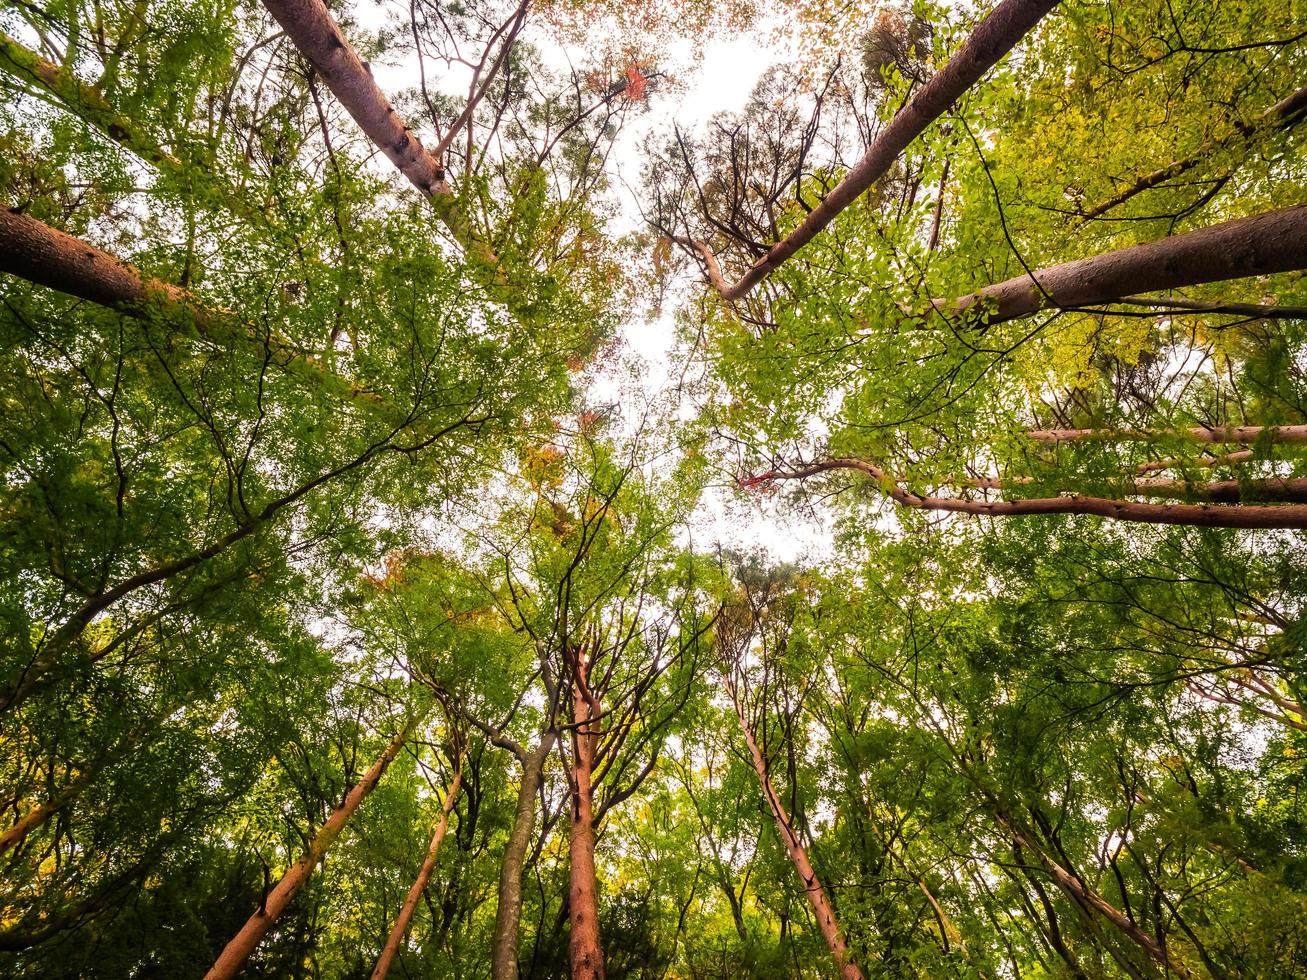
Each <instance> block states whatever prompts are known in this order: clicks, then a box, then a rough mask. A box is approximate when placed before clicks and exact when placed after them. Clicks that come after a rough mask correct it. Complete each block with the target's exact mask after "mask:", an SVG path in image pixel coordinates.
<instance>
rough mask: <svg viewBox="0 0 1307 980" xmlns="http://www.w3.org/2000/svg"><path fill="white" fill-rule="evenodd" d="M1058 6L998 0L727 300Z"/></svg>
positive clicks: (1051, 0) (754, 281) (801, 241)
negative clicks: (824, 195) (951, 54)
mask: <svg viewBox="0 0 1307 980" xmlns="http://www.w3.org/2000/svg"><path fill="white" fill-rule="evenodd" d="M1055 6H1057V0H1002V2H1001V3H1000V4H999V5H998V6H997V7H995V8H994V10H993V12H992V13H990V15H989V16H988V17H986V18H985V19H984V20H982V21H981V22H980V24H978V25H977V26H976V29H975V31H973V32H972V34H971V36H970V37H969V38H967V41H966V43H965V44H963V45H962V47H961V48H960V49H959V50H958V52H957V54H955V55H954V56H953V57H952V58H950V59H949V60H948V64H946V65H945V66H944V67H943V68H941V69H940V70H939V72H938V73H936V75H935V76H934V77H933V78H932V79H931V80H930V81H929V82H927V83H926V84H925V85H924V86H923V87H922V89H921V90H920V91H919V92H918V93H917V94H916V95H915V96H914V97H913V99H912V101H910V102H909V103H908V104H907V105H906V106H904V107H903V108H902V109H900V110H899V111H898V113H896V114H895V116H894V118H893V119H892V120H891V121H890V123H889V125H888V126H886V127H885V129H884V130H882V131H881V134H880V135H879V136H878V137H877V138H876V140H875V141H874V142H873V143H872V144H871V147H870V148H869V149H868V150H867V152H866V154H865V155H864V156H863V158H862V159H861V160H859V161H858V163H857V164H856V165H854V167H853V169H852V170H850V171H849V173H848V176H846V177H845V178H844V180H843V181H841V182H840V183H839V184H838V185H837V186H836V187H835V188H834V189H833V190H832V191H831V192H830V193H829V194H827V195H826V197H825V198H823V199H822V201H821V203H820V204H818V205H817V206H816V207H815V208H813V209H812V211H810V212H809V213H808V215H807V217H805V218H804V219H803V221H802V223H800V225H799V227H798V228H796V229H794V231H792V232H791V233H790V234H789V235H787V236H786V237H785V238H783V239H782V240H781V241H779V242H777V243H776V244H775V245H773V246H772V247H771V250H770V251H768V253H767V254H766V255H764V256H763V257H762V258H761V259H759V260H758V261H757V262H755V263H754V264H753V267H752V268H750V269H749V271H748V272H746V273H745V274H744V275H743V276H742V277H740V280H739V281H738V282H736V283H735V284H734V285H733V286H730V287H729V288H727V289H725V290H723V291H722V295H723V296H724V297H725V298H726V299H727V300H729V301H734V300H737V299H741V298H742V297H744V296H745V295H746V294H748V292H749V291H750V290H751V289H753V287H754V286H756V285H758V283H760V282H762V280H763V279H765V278H766V277H767V276H768V275H770V274H771V273H772V272H773V271H774V270H775V269H777V268H778V267H779V266H780V265H781V264H782V263H783V262H785V261H786V260H787V259H788V258H790V256H792V255H793V254H794V253H795V252H797V251H798V250H799V249H801V248H802V247H803V246H804V245H806V244H807V243H808V242H810V241H812V239H813V238H814V237H816V235H817V234H818V233H819V232H820V231H821V230H822V229H823V228H825V227H826V226H827V225H828V224H830V223H831V222H832V221H833V220H834V219H835V217H836V216H837V215H838V214H839V213H840V212H841V211H843V210H844V209H845V208H846V207H848V206H849V205H850V204H852V203H853V202H854V201H855V200H857V199H858V198H859V197H860V196H861V195H862V194H863V193H865V192H866V191H867V190H868V188H870V187H871V186H872V184H874V183H875V182H876V181H878V180H880V178H881V177H883V176H884V175H885V174H886V173H888V172H889V169H890V167H891V166H893V165H894V161H895V160H897V159H898V158H899V156H900V155H901V154H902V153H903V151H904V150H905V149H907V147H908V144H910V143H911V142H912V141H913V140H915V139H916V138H917V137H918V136H920V135H921V134H922V132H924V131H925V129H926V127H927V126H929V125H930V124H931V123H932V122H934V121H935V120H936V119H937V118H939V117H940V116H941V115H943V114H944V112H946V111H947V110H948V108H949V106H951V105H952V104H953V103H954V102H956V101H957V100H958V99H959V98H960V97H961V96H962V95H963V94H964V93H965V92H966V91H967V89H969V88H971V86H972V85H974V84H975V83H976V82H978V81H979V80H980V78H981V76H982V75H984V74H985V72H987V71H989V69H990V68H992V67H994V65H996V64H997V63H998V62H999V60H1000V59H1001V58H1002V57H1003V56H1004V55H1005V54H1007V53H1008V52H1009V51H1010V50H1012V48H1013V47H1014V46H1015V45H1016V43H1017V42H1018V41H1020V40H1021V39H1022V38H1023V37H1025V35H1026V34H1027V33H1028V32H1029V31H1030V30H1031V29H1032V28H1033V27H1034V26H1035V25H1036V24H1037V23H1039V21H1040V20H1041V19H1042V18H1043V17H1044V16H1045V15H1046V14H1048V12H1049V11H1050V10H1052V9H1053V8H1054V7H1055Z"/></svg>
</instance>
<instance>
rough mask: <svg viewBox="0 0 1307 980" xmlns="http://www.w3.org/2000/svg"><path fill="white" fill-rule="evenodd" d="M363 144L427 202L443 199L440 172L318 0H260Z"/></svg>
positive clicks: (443, 183)
mask: <svg viewBox="0 0 1307 980" xmlns="http://www.w3.org/2000/svg"><path fill="white" fill-rule="evenodd" d="M263 5H264V6H265V7H267V8H268V10H269V12H270V13H271V14H272V16H273V17H275V18H276V20H277V23H278V24H280V25H281V27H282V29H283V30H284V31H285V32H286V35H287V36H288V37H289V38H290V39H291V42H292V43H293V44H294V45H295V47H296V48H298V49H299V50H300V52H301V53H302V54H303V55H304V57H306V58H308V60H309V63H310V64H312V65H313V67H314V68H315V69H316V70H317V72H318V74H319V75H321V76H322V80H323V81H324V82H326V83H327V88H329V89H331V91H332V94H334V95H335V96H336V98H337V99H339V100H340V104H341V105H343V106H344V107H345V109H346V111H348V112H349V114H350V116H352V117H353V119H354V121H355V122H356V123H358V125H359V128H360V129H362V130H363V132H364V133H365V134H366V135H367V137H368V139H370V140H372V142H373V143H375V144H376V145H377V147H378V148H379V149H380V150H381V152H382V153H384V154H386V156H387V157H388V158H389V159H390V162H391V163H393V164H394V165H395V166H396V167H398V168H399V172H400V173H402V174H403V175H404V176H405V177H407V178H408V179H409V181H410V182H411V183H412V184H413V186H414V187H416V188H417V189H418V190H420V191H421V192H422V193H423V194H426V195H427V196H428V197H436V196H448V195H449V184H448V183H447V182H446V181H445V168H444V167H443V166H442V165H441V163H440V161H439V160H436V159H435V158H433V157H432V156H431V154H429V153H428V152H427V151H426V148H425V147H424V146H423V145H422V141H421V140H419V139H418V138H417V136H416V135H414V134H413V133H412V132H411V131H410V130H409V128H408V126H407V125H406V124H405V123H404V120H403V119H401V118H400V117H399V115H398V114H397V113H396V112H395V109H394V107H393V106H392V105H391V104H390V100H389V99H387V98H386V96H385V93H384V92H382V91H381V89H380V88H378V87H377V83H376V82H374V81H373V80H372V72H371V71H369V70H368V68H367V66H366V65H364V64H363V60H362V59H361V58H360V57H359V56H358V52H356V51H355V50H354V47H353V45H351V44H350V43H349V41H347V40H346V39H345V36H344V35H343V34H342V33H341V32H340V27H339V26H338V25H337V24H336V22H335V20H333V19H332V16H331V13H330V12H329V11H328V10H327V6H326V4H324V3H323V2H322V0H263Z"/></svg>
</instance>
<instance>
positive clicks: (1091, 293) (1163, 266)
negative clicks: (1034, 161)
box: [935, 204, 1307, 325]
mask: <svg viewBox="0 0 1307 980" xmlns="http://www.w3.org/2000/svg"><path fill="white" fill-rule="evenodd" d="M1305 268H1307V205H1303V204H1300V205H1296V206H1294V207H1288V208H1281V209H1280V210H1278V211H1268V212H1266V213H1265V214H1259V215H1256V216H1255V217H1252V218H1238V219H1236V220H1234V221H1226V222H1223V223H1222V224H1219V225H1212V226H1210V227H1208V228H1199V229H1198V230H1196V231H1190V232H1185V233H1184V234H1182V235H1173V236H1171V237H1169V238H1161V239H1158V240H1157V241H1154V242H1148V243H1146V244H1143V245H1134V246H1132V247H1130V248H1122V249H1117V250H1116V251H1114V252H1105V253H1103V254H1102V255H1095V256H1092V257H1090V258H1087V259H1077V260H1076V261H1074V262H1066V263H1063V264H1062V265H1055V266H1050V267H1049V268H1047V269H1039V270H1037V271H1035V272H1033V273H1029V274H1026V275H1021V276H1015V277H1013V278H1012V279H1007V280H1005V281H1003V282H1000V283H996V284H995V285H992V286H986V287H985V288H984V289H982V290H980V291H979V292H975V293H971V294H970V295H968V296H963V297H961V298H960V299H955V300H937V301H936V302H935V307H936V308H937V309H939V310H941V312H945V313H949V314H959V313H964V312H966V311H968V310H970V309H972V308H973V307H974V308H976V311H977V313H978V314H979V322H980V323H981V324H989V325H992V324H996V323H1004V322H1006V321H1008V320H1015V319H1019V318H1021V317H1026V316H1031V315H1032V314H1034V313H1038V312H1039V311H1040V310H1043V309H1048V308H1052V309H1079V308H1083V307H1091V306H1099V305H1102V304H1104V303H1112V302H1115V301H1117V300H1120V299H1121V298H1122V297H1126V296H1133V295H1134V294H1136V293H1149V292H1159V291H1162V290H1166V289H1179V288H1181V287H1184V286H1195V285H1198V284H1200V283H1205V282H1222V281H1224V280H1226V279H1246V278H1248V277H1249V276H1264V275H1269V274H1271V273H1274V272H1290V271H1294V270H1299V269H1305Z"/></svg>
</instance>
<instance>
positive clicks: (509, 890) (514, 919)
mask: <svg viewBox="0 0 1307 980" xmlns="http://www.w3.org/2000/svg"><path fill="white" fill-rule="evenodd" d="M553 747H554V735H553V733H552V732H547V733H545V734H544V735H542V736H541V737H540V744H539V745H537V746H536V748H535V750H534V751H532V752H531V753H530V754H529V755H527V754H523V755H522V756H521V757H520V761H521V763H522V784H521V786H520V787H519V788H518V791H517V815H516V817H515V818H514V820H513V830H512V832H511V833H510V834H509V836H508V846H507V847H505V848H504V859H503V863H502V864H501V865H500V868H499V905H498V907H497V908H496V910H495V935H494V942H493V952H492V955H491V960H490V976H491V977H492V978H493V980H517V930H518V925H519V923H520V922H521V919H522V866H523V864H524V863H525V861H526V851H527V848H528V847H529V846H530V844H531V831H532V830H533V829H534V828H535V820H536V794H537V793H539V792H540V780H541V778H542V776H543V773H544V768H545V760H546V759H547V758H548V757H549V753H550V751H552V750H553Z"/></svg>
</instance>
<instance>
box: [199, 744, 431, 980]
mask: <svg viewBox="0 0 1307 980" xmlns="http://www.w3.org/2000/svg"><path fill="white" fill-rule="evenodd" d="M417 722H418V719H417V718H415V719H413V720H412V721H410V722H409V723H408V724H407V725H405V726H404V728H403V730H402V731H400V733H399V734H398V735H396V736H395V737H394V738H393V739H391V741H390V744H389V745H387V746H386V749H385V751H384V752H382V753H381V757H380V758H378V759H377V761H376V762H374V763H373V764H372V768H371V769H369V770H368V771H367V772H366V773H364V774H363V778H362V779H360V780H359V782H358V784H357V785H355V786H354V788H353V789H351V790H350V791H349V793H347V794H346V796H345V802H344V803H342V804H341V805H340V806H339V807H338V808H337V809H336V810H335V811H333V812H332V814H331V816H330V817H328V818H327V822H326V823H324V824H323V825H322V826H321V827H320V828H318V832H317V833H316V834H314V835H313V840H312V842H310V844H309V849H308V850H307V851H306V852H305V853H304V855H303V856H302V857H301V858H300V859H299V860H298V861H296V862H295V863H294V864H293V865H291V867H290V870H289V871H287V872H286V873H285V874H284V875H282V878H281V880H280V881H279V882H277V885H276V887H275V888H273V889H272V891H271V892H269V893H268V897H267V900H266V901H265V902H264V904H263V907H262V908H260V909H259V910H258V911H257V912H255V913H254V914H253V915H252V916H250V918H249V920H248V921H247V922H246V923H245V925H244V926H242V927H241V930H240V932H238V933H237V934H236V935H235V937H234V938H233V939H232V940H231V942H229V943H228V944H227V946H226V948H224V949H223V951H222V953H221V955H219V957H218V959H217V960H216V961H215V962H214V964H213V966H212V967H210V968H209V972H208V973H206V974H205V975H204V980H231V978H232V977H235V976H236V974H238V973H239V972H240V970H241V968H242V967H243V966H244V965H245V961H246V960H247V959H249V956H250V954H251V953H253V952H254V949H255V947H257V946H258V945H259V942H260V941H261V940H262V939H263V937H264V936H266V935H267V934H268V931H269V930H270V929H271V928H272V927H273V926H274V925H276V923H277V919H278V917H280V915H281V913H282V912H284V911H285V910H286V906H287V905H289V904H290V901H291V899H292V898H294V897H295V893H296V892H298V891H299V890H300V888H302V887H303V885H304V883H305V882H306V881H308V880H309V875H310V874H312V873H313V869H314V868H315V867H317V865H318V862H319V861H321V860H322V858H323V856H324V855H325V854H326V853H327V850H328V849H329V848H330V847H331V845H332V844H334V843H335V842H336V838H338V837H339V836H340V832H341V831H342V830H344V829H345V824H346V822H347V821H348V820H349V818H350V817H351V816H353V814H354V811H355V810H357V809H358V808H359V804H360V803H362V802H363V801H364V799H366V798H367V796H368V794H369V793H371V792H372V791H373V790H374V789H376V787H377V783H379V782H380V781H381V777H382V775H383V774H384V773H385V771H386V768H387V767H388V766H389V765H390V763H391V762H392V761H393V760H394V758H395V756H396V755H398V754H399V750H400V749H401V748H402V747H403V745H404V743H405V742H406V741H407V740H408V736H409V733H410V732H411V731H412V730H413V728H414V726H415V725H416V724H417Z"/></svg>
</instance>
